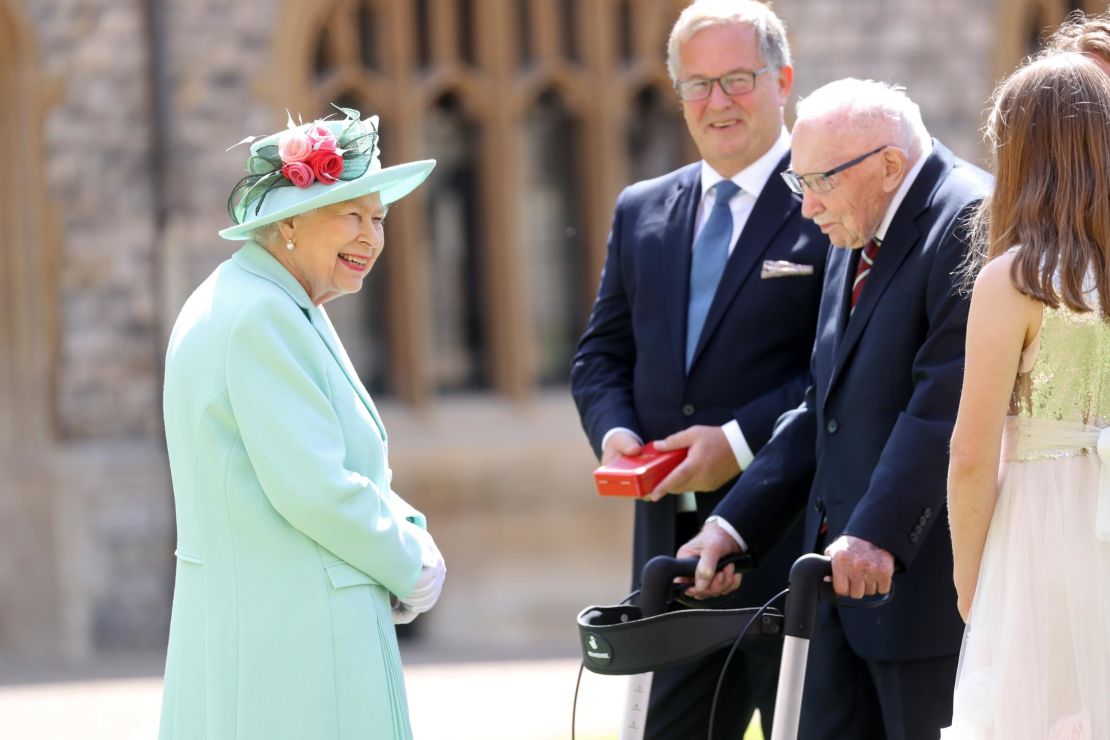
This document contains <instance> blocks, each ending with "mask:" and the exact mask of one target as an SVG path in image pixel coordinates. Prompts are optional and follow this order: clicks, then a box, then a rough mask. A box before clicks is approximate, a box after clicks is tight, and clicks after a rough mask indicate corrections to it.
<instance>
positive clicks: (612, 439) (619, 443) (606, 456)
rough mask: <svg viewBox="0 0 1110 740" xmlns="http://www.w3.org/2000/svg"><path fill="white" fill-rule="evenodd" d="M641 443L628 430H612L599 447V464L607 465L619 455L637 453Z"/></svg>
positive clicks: (641, 447) (641, 446)
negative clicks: (603, 444) (600, 447)
mask: <svg viewBox="0 0 1110 740" xmlns="http://www.w3.org/2000/svg"><path fill="white" fill-rule="evenodd" d="M641 449H643V445H641V444H640V440H638V439H636V438H635V437H634V436H632V435H631V434H629V433H628V432H622V431H618V432H613V433H612V434H610V435H609V439H607V440H605V446H604V447H603V448H602V449H601V464H602V465H608V464H609V463H611V462H613V460H615V459H616V458H618V457H620V456H621V455H639V454H640V450H641Z"/></svg>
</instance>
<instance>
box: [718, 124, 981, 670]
mask: <svg viewBox="0 0 1110 740" xmlns="http://www.w3.org/2000/svg"><path fill="white" fill-rule="evenodd" d="M990 184H991V182H990V177H989V176H988V175H987V174H986V173H985V172H983V171H982V170H980V169H979V168H977V167H975V166H973V165H970V164H968V163H967V162H964V161H962V160H959V159H957V158H956V157H955V156H953V154H952V152H950V151H949V150H948V149H947V148H945V147H944V146H943V145H941V144H940V143H939V142H935V141H934V149H933V153H932V154H931V155H930V156H929V157H928V159H927V160H926V161H925V164H924V166H923V167H922V169H921V171H920V173H919V174H918V177H917V180H916V181H915V182H914V183H913V185H912V186H911V187H910V189H909V191H908V192H907V194H906V197H905V199H904V200H903V202H902V204H901V205H900V206H899V208H898V211H897V213H896V214H895V216H894V219H893V220H892V222H891V224H890V228H889V230H888V231H887V234H886V238H885V239H884V240H883V244H882V247H881V249H880V251H879V255H878V258H877V259H876V261H875V265H874V267H873V268H872V269H871V273H870V275H869V276H868V279H867V282H866V283H865V284H864V288H863V292H862V294H861V295H860V299H859V304H858V305H857V306H856V310H855V313H854V314H851V316H849V303H848V301H849V296H850V290H851V282H852V279H853V278H854V274H855V265H856V258H857V254H855V253H854V251H853V250H847V249H833V250H831V253H830V257H829V262H828V271H827V273H826V279H825V290H824V294H823V295H822V298H821V313H820V318H819V330H818V335H817V341H816V344H815V345H814V349H813V359H812V382H811V384H810V386H809V388H808V389H807V390H806V395H805V400H804V401H803V402H802V404H801V405H800V406H799V407H798V408H797V409H795V410H793V411H791V412H789V413H788V414H785V415H784V416H783V418H782V419H780V420H779V422H778V424H777V425H776V429H775V434H774V437H773V438H772V439H771V441H770V442H769V443H768V444H767V445H766V446H765V447H764V448H763V450H762V451H761V452H760V454H759V455H757V456H756V459H755V460H754V461H753V462H752V464H751V465H750V466H749V468H748V469H747V470H746V471H745V473H744V475H743V476H741V477H740V479H739V481H738V482H737V483H736V485H735V486H734V487H733V489H732V490H731V491H730V492H729V493H728V495H727V496H726V497H725V499H724V500H723V501H722V502H721V504H720V506H719V507H718V509H717V512H716V513H718V514H720V515H721V516H723V517H725V519H727V520H728V521H729V522H730V523H731V524H732V525H733V526H735V527H736V529H737V531H739V532H740V534H741V536H743V537H744V539H745V540H746V541H747V543H748V546H749V547H750V548H751V549H752V550H753V551H754V552H755V553H756V554H758V553H759V552H762V551H766V550H767V549H768V548H770V547H772V545H773V544H774V541H775V539H776V534H775V533H776V532H779V531H782V530H783V529H785V528H786V527H788V526H789V524H790V522H791V521H792V519H793V518H794V517H795V516H796V515H797V513H798V512H799V511H801V510H803V509H804V511H805V521H806V525H805V544H806V547H807V549H813V548H814V546H815V545H816V542H817V536H818V527H819V526H820V523H821V519H822V516H825V517H827V519H828V524H829V532H828V536H829V541H832V539H834V538H836V537H837V536H839V535H841V534H850V535H854V536H857V537H861V538H863V539H865V540H868V541H870V542H873V543H874V544H876V545H878V546H880V547H882V548H884V549H886V550H888V551H890V552H891V553H892V554H893V555H894V557H895V560H896V562H897V566H898V569H899V572H898V573H896V575H895V577H894V599H893V601H892V603H891V604H889V605H887V606H884V607H880V608H876V609H843V608H842V609H841V610H840V612H841V614H840V616H841V620H842V622H843V625H844V630H845V633H846V635H847V637H848V640H849V642H850V644H851V645H852V648H853V649H854V650H855V651H856V652H857V653H858V654H859V655H860V656H862V657H864V658H868V659H874V660H913V659H917V658H927V657H935V656H940V655H947V654H952V653H955V652H957V651H958V650H959V644H960V639H961V635H962V633H963V623H962V622H961V620H960V617H959V614H958V612H957V611H956V592H955V589H954V587H953V585H952V550H951V541H950V538H949V534H948V517H947V509H946V506H945V499H946V477H947V473H948V442H949V439H950V437H951V435H952V427H953V425H954V423H955V419H956V409H957V406H958V405H959V396H960V386H961V383H962V380H963V365H964V339H965V333H966V330H967V312H968V302H967V297H966V295H962V294H961V293H960V291H959V290H958V289H957V287H956V286H955V283H956V277H955V275H954V273H955V272H956V271H957V269H958V268H959V266H960V264H961V263H962V261H963V260H964V258H965V254H966V249H967V245H966V241H965V231H964V228H963V226H964V225H965V224H966V218H967V217H968V216H969V215H970V211H971V209H972V208H973V207H974V205H975V204H976V203H977V202H978V201H980V200H981V199H982V198H983V197H984V196H985V195H986V193H987V192H988V190H989V188H990Z"/></svg>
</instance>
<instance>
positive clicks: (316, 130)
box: [307, 121, 338, 152]
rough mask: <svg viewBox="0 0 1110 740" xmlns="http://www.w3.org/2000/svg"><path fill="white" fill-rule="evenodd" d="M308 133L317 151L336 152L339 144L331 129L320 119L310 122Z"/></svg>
mask: <svg viewBox="0 0 1110 740" xmlns="http://www.w3.org/2000/svg"><path fill="white" fill-rule="evenodd" d="M307 134H308V140H309V141H310V142H312V148H313V149H315V150H317V151H324V152H334V151H335V148H336V146H337V145H338V143H337V142H336V140H335V134H333V133H332V132H331V129H329V128H328V127H327V126H325V125H324V124H322V123H320V122H318V121H317V122H316V123H312V124H309V126H308V132H307Z"/></svg>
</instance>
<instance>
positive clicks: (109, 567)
mask: <svg viewBox="0 0 1110 740" xmlns="http://www.w3.org/2000/svg"><path fill="white" fill-rule="evenodd" d="M683 4H684V3H682V2H680V1H679V0H313V2H305V0H255V1H254V2H251V3H230V2H227V1H226V0H189V1H188V2H185V1H184V0H136V1H135V2H119V0H0V193H2V194H3V197H0V658H3V657H4V656H9V655H21V656H45V655H49V656H54V657H62V658H66V659H84V658H90V657H96V656H99V655H102V654H105V653H108V652H112V651H116V650H124V651H140V650H153V651H156V650H158V649H160V648H161V647H162V646H163V645H164V641H165V635H166V629H167V619H168V613H169V603H170V597H171V594H172V577H173V569H174V563H173V550H174V524H173V508H172V493H171V490H170V485H169V476H168V468H167V464H166V461H165V451H164V442H163V439H162V432H161V422H160V408H161V403H160V387H161V366H162V357H163V353H164V348H165V345H166V338H167V336H168V332H169V328H170V327H171V326H172V323H173V320H174V318H175V316H176V314H177V311H178V309H179V307H180V306H181V304H182V303H183V301H184V300H185V298H186V297H187V296H188V294H189V292H190V291H191V290H192V289H193V288H194V287H195V286H196V285H197V284H198V283H199V282H200V280H201V279H203V277H204V276H205V275H206V274H207V273H208V272H209V271H210V270H211V269H212V268H213V267H214V266H215V265H216V264H217V263H218V262H219V261H220V260H222V259H224V258H226V257H227V255H228V254H230V252H231V251H232V250H233V249H234V245H232V244H230V243H228V242H223V241H222V240H220V239H219V238H218V237H217V236H216V231H217V230H218V229H219V228H221V227H223V226H224V225H226V224H227V217H226V212H225V199H226V197H227V193H228V191H229V189H230V186H231V185H232V184H233V183H234V182H235V181H236V180H237V179H238V177H239V176H240V169H241V167H242V162H243V159H244V154H243V152H242V150H232V151H231V152H226V151H225V148H226V147H227V146H228V145H230V144H232V143H234V142H236V141H239V140H240V139H241V138H242V137H243V136H245V135H247V134H261V133H266V132H270V131H273V130H276V129H277V128H278V127H280V126H281V125H282V124H283V123H284V121H285V117H286V113H285V111H286V109H288V110H290V111H292V112H295V113H299V114H301V115H303V116H304V117H305V119H306V120H307V119H308V118H311V117H316V116H318V115H321V114H322V113H324V112H325V111H326V108H327V104H328V103H329V102H333V101H334V102H341V103H349V104H352V105H354V106H355V107H358V108H360V109H362V110H363V111H364V112H366V113H367V114H369V113H371V112H376V113H380V114H381V116H382V126H381V131H382V146H383V159H384V160H385V162H386V163H387V164H388V163H390V162H396V161H402V160H408V159H416V158H422V157H426V156H433V157H436V158H437V159H438V160H439V161H440V166H439V169H438V170H437V171H436V174H435V175H434V176H433V178H432V179H431V180H430V181H429V183H428V184H427V186H426V187H425V188H423V189H422V190H420V191H418V192H417V193H416V194H414V195H413V196H412V197H410V198H409V199H406V200H405V201H403V202H402V203H401V204H400V206H399V207H398V208H396V209H395V210H394V212H393V213H391V215H390V218H389V227H388V237H387V244H388V250H387V253H386V257H385V259H384V260H383V261H382V263H381V264H380V266H379V267H378V269H377V270H375V272H374V274H373V275H372V276H371V278H370V279H369V284H368V286H367V288H366V289H365V290H364V291H363V293H362V294H360V295H359V296H357V297H354V298H347V299H344V300H341V301H337V302H336V303H334V304H331V306H329V310H330V311H331V312H332V314H333V317H334V319H335V321H336V323H337V325H338V327H339V330H340V334H341V335H342V336H343V337H344V340H345V342H346V343H347V346H348V348H349V350H350V352H351V354H352V357H354V358H355V359H356V362H357V363H358V364H359V366H360V369H361V371H362V373H363V375H364V377H365V378H366V380H367V384H368V385H369V386H370V387H371V388H372V390H373V392H374V393H375V397H376V398H377V399H381V404H380V406H381V410H382V413H383V416H384V418H385V422H386V424H387V425H388V426H389V428H390V432H391V436H392V439H393V444H392V445H391V448H392V449H393V451H394V456H395V459H394V461H393V463H394V468H395V471H396V481H397V484H398V487H399V490H401V491H402V493H403V494H404V495H405V496H406V497H407V498H408V499H409V500H410V501H412V502H414V503H415V504H416V505H417V506H419V507H420V508H422V509H423V510H424V511H425V512H426V513H427V514H428V517H429V520H430V524H431V527H432V529H433V531H434V532H435V534H436V536H437V539H438V540H439V542H440V544H441V547H442V549H443V550H444V552H445V554H446V555H447V557H448V561H449V563H450V576H449V580H448V587H447V590H446V592H445V594H444V597H443V600H442V602H441V605H440V607H439V608H438V609H437V610H436V611H435V612H433V613H432V614H431V615H429V616H428V617H427V618H425V619H423V620H422V622H423V624H422V625H421V627H420V629H419V630H418V634H419V636H420V638H421V639H423V640H425V641H426V642H427V643H428V644H430V645H431V646H433V647H434V648H435V649H436V650H438V651H439V652H440V654H443V655H449V654H452V653H458V654H460V655H461V654H471V655H473V654H488V655H497V654H523V653H532V654H536V653H542V652H551V651H562V652H568V651H572V650H573V649H574V648H573V643H572V642H571V641H572V640H573V637H572V633H571V631H570V625H571V619H572V618H573V615H574V613H575V611H576V610H577V609H578V608H579V607H581V606H583V605H585V604H587V603H598V602H606V601H609V600H612V599H615V598H619V597H620V596H621V595H623V591H624V589H625V587H626V584H627V572H626V571H627V567H626V564H627V562H628V552H629V541H630V536H631V535H630V527H631V517H630V514H629V511H628V507H627V506H626V505H625V504H624V503H623V502H614V501H602V500H599V499H598V498H597V497H596V496H595V495H594V494H593V493H592V491H591V486H590V479H589V471H590V469H591V467H592V465H593V460H592V458H591V455H590V453H589V450H588V448H587V445H586V442H585V439H584V437H583V435H582V434H581V432H580V430H579V428H578V424H577V419H576V416H575V414H574V410H573V408H572V405H571V403H570V400H569V394H568V392H567V389H566V373H567V363H568V360H569V353H570V351H571V349H572V346H573V342H574V339H575V337H576V336H577V334H578V332H580V331H581V328H582V326H583V325H584V322H585V317H586V314H587V312H588V309H589V304H590V301H591V298H592V293H593V290H594V287H595V286H596V281H597V275H598V270H599V267H600V265H601V261H602V259H603V256H604V245H605V235H606V232H607V230H608V218H609V215H610V211H611V208H612V204H613V202H614V199H615V197H616V195H617V193H618V192H619V191H620V189H621V187H622V186H623V185H624V184H626V183H628V182H630V181H631V180H633V179H638V178H643V177H647V176H651V175H654V174H659V173H662V172H664V171H666V170H668V169H670V168H672V167H674V166H676V165H678V164H681V163H683V162H685V161H690V160H691V159H692V157H693V152H692V150H691V147H690V144H689V142H688V141H687V137H686V135H685V131H684V127H683V125H682V121H681V117H680V115H679V114H678V110H677V103H676V101H675V99H674V97H673V92H672V91H671V89H670V83H669V80H668V79H667V77H666V72H665V69H664V67H663V63H662V61H663V48H664V43H665V39H666V35H667V32H668V30H669V27H670V25H671V23H672V22H673V19H674V18H675V17H676V15H677V13H678V11H679V10H680V8H681V7H682V5H683ZM1073 7H1085V8H1086V9H1087V10H1100V9H1102V3H1101V2H1100V1H1098V0H1096V1H1095V2H1089V1H1088V0H1066V1H1065V0H932V2H928V3H922V2H916V1H915V0H779V2H778V3H777V10H778V12H779V13H780V14H781V15H782V17H783V18H784V19H785V20H786V22H787V24H788V27H789V29H790V35H791V39H792V42H793V45H794V50H795V57H796V68H797V76H796V85H795V89H796V91H797V92H798V93H800V94H805V93H806V92H807V91H809V90H812V89H814V88H815V87H817V86H818V85H820V84H822V83H824V82H827V81H829V80H832V79H835V78H838V77H842V76H847V75H853V76H859V77H873V78H878V79H885V80H889V81H894V82H899V83H902V84H904V85H906V87H907V88H908V90H909V92H910V94H911V96H912V97H914V98H915V99H916V100H917V101H918V102H919V103H920V104H921V106H922V109H923V112H924V115H925V120H926V123H927V125H928V126H929V127H930V129H931V130H932V132H933V133H934V134H935V135H936V136H938V137H939V138H941V139H942V140H944V141H945V142H946V143H947V144H948V145H949V146H950V147H951V148H952V149H954V150H955V151H956V152H957V153H958V154H961V155H962V156H964V157H966V158H970V159H973V160H978V159H980V155H981V148H980V144H979V134H978V129H979V127H980V125H981V123H982V109H983V105H984V101H985V100H986V98H987V96H988V94H989V92H990V90H991V87H992V85H993V83H994V81H995V80H996V79H997V78H998V77H999V76H1000V75H1001V74H1003V73H1005V72H1006V71H1007V70H1009V69H1011V68H1012V67H1013V65H1014V64H1015V63H1016V62H1017V61H1018V59H1019V58H1020V57H1021V55H1022V54H1024V53H1026V52H1027V51H1029V50H1030V49H1032V48H1034V47H1035V45H1036V43H1037V37H1038V34H1039V32H1040V31H1041V30H1043V29H1044V28H1046V27H1048V26H1051V25H1053V24H1055V23H1057V22H1059V20H1060V19H1061V18H1062V17H1063V16H1064V14H1065V13H1066V12H1067V11H1068V10H1069V9H1071V8H1073ZM333 306H334V309H333V308H332V307H333ZM278 402H279V400H278Z"/></svg>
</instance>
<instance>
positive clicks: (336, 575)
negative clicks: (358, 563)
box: [324, 560, 381, 588]
mask: <svg viewBox="0 0 1110 740" xmlns="http://www.w3.org/2000/svg"><path fill="white" fill-rule="evenodd" d="M324 569H325V570H327V572H328V580H329V581H331V587H332V588H347V587H349V586H380V585H381V584H380V583H378V582H377V581H375V580H374V579H373V578H371V577H370V576H368V575H366V574H365V573H363V572H362V571H361V570H359V569H358V568H356V567H354V566H353V565H351V564H350V563H345V562H343V561H342V560H337V561H335V562H334V563H328V564H327V565H325V566H324Z"/></svg>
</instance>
